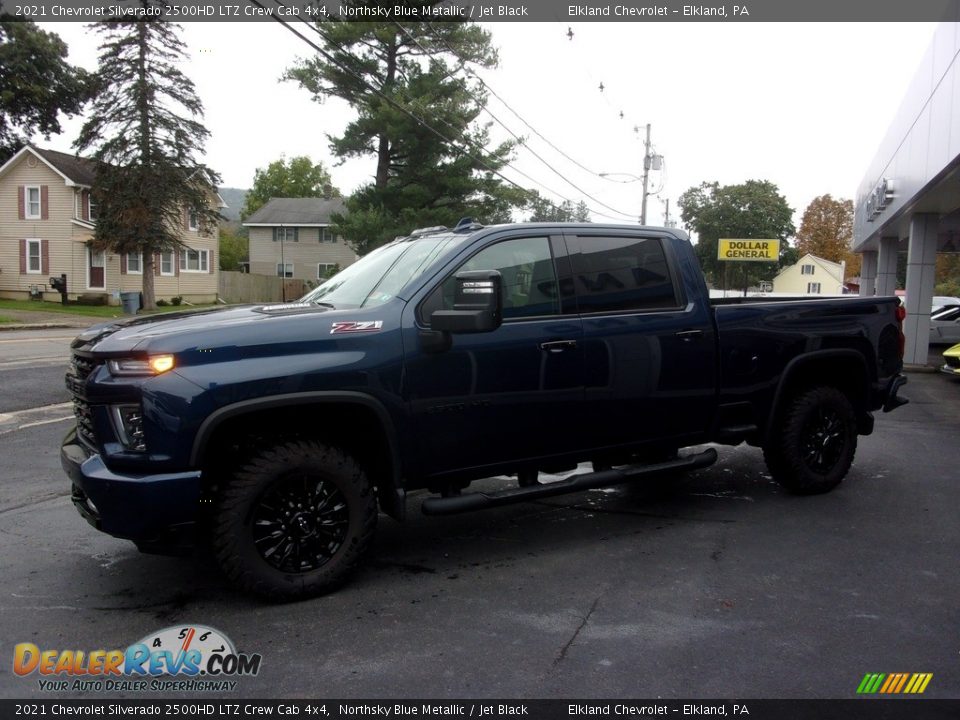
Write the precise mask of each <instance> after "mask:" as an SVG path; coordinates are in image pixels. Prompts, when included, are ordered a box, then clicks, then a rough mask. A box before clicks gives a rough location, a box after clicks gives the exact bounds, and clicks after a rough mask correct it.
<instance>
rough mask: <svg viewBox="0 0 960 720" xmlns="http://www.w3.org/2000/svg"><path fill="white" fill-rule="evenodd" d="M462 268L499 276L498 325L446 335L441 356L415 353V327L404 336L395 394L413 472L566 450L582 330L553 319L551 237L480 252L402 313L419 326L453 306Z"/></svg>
mask: <svg viewBox="0 0 960 720" xmlns="http://www.w3.org/2000/svg"><path fill="white" fill-rule="evenodd" d="M555 247H558V246H555ZM461 270H499V271H500V273H501V276H502V278H503V301H504V308H503V324H502V325H501V326H500V327H499V328H498V329H497V330H494V331H492V332H488V333H477V334H455V335H453V336H452V346H451V347H450V349H449V350H446V351H442V352H433V353H431V352H425V351H424V349H423V344H422V342H421V340H420V338H419V337H418V334H417V330H416V329H411V330H409V331H407V333H408V334H407V337H406V338H405V340H404V345H405V347H406V348H408V350H407V351H406V362H405V365H406V373H405V378H406V379H405V383H404V395H405V397H406V399H407V401H408V402H409V406H410V409H411V412H412V415H413V419H414V423H415V427H414V431H415V436H416V447H417V453H416V461H417V465H418V474H419V475H424V476H429V475H437V474H443V473H445V472H449V471H451V470H467V469H469V468H480V467H483V466H489V465H497V464H501V465H502V464H509V463H512V462H515V461H518V460H525V459H532V458H539V457H545V456H547V455H551V454H556V453H558V452H563V451H567V450H573V449H574V444H575V442H576V432H575V431H574V429H575V428H576V426H577V425H578V420H577V418H576V417H575V415H576V413H577V412H579V408H580V404H581V401H582V399H583V348H582V343H581V335H582V331H581V326H580V321H579V319H578V318H577V317H576V316H575V315H564V314H563V313H562V311H561V310H562V309H561V305H562V303H561V295H560V287H561V285H560V283H559V282H558V275H557V271H556V262H555V258H554V254H553V252H552V250H551V242H550V239H549V238H548V237H544V236H540V237H521V238H511V239H508V240H504V241H501V242H498V243H495V244H492V245H488V246H486V247H485V248H483V249H482V250H480V251H479V252H478V253H476V254H475V255H473V256H472V257H471V258H470V259H469V260H467V261H466V262H465V263H463V264H461V265H460V266H459V267H458V268H456V270H454V271H453V272H451V273H449V274H447V276H446V278H445V280H444V281H442V282H441V283H440V284H439V285H437V286H436V287H435V288H434V290H433V291H432V292H431V293H430V294H429V295H428V296H427V297H426V299H425V300H423V302H421V303H420V304H419V307H418V308H416V309H414V308H412V307H408V312H417V313H418V317H417V321H416V324H417V325H419V326H420V327H421V328H422V327H424V326H428V323H429V317H430V314H431V313H432V312H433V311H434V310H437V309H441V308H446V309H449V308H452V306H453V305H452V299H453V290H454V283H453V275H454V273H456V272H459V271H461ZM412 305H413V303H411V306H412ZM404 325H405V326H406V327H408V328H410V327H411V325H413V323H410V322H404Z"/></svg>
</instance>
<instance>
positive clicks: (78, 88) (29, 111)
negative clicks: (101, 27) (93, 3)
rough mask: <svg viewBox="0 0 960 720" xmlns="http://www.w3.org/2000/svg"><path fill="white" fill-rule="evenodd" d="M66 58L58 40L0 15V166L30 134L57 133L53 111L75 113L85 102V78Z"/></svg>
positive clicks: (87, 86)
mask: <svg viewBox="0 0 960 720" xmlns="http://www.w3.org/2000/svg"><path fill="white" fill-rule="evenodd" d="M66 57H67V44H66V43H65V42H63V40H61V39H60V36H58V35H55V34H54V33H51V32H47V31H45V30H41V29H40V28H38V27H37V25H36V24H35V23H33V22H29V21H21V20H13V19H12V18H11V16H10V15H7V14H0V164H2V163H4V162H6V161H7V159H8V158H10V157H11V156H12V155H13V154H14V153H16V152H17V150H19V149H20V148H21V147H22V146H23V145H25V144H26V143H27V142H28V141H29V140H30V136H31V135H33V134H34V133H40V134H42V135H43V136H44V137H45V138H46V139H48V140H49V139H50V136H51V135H54V134H57V133H59V132H60V130H61V128H60V120H59V117H58V115H59V113H63V114H64V115H68V116H69V115H75V114H77V113H78V112H80V109H81V108H82V107H83V104H84V103H85V102H86V101H87V100H88V99H89V96H90V92H91V82H90V75H89V74H88V73H87V72H86V71H85V70H83V69H82V68H78V67H74V66H72V65H70V64H69V63H67V62H66Z"/></svg>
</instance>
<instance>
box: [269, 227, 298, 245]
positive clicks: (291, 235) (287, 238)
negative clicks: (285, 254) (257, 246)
mask: <svg viewBox="0 0 960 720" xmlns="http://www.w3.org/2000/svg"><path fill="white" fill-rule="evenodd" d="M299 229H300V228H295V227H288V228H285V227H275V228H274V229H273V239H274V240H279V241H280V242H300V233H299V232H298V231H299Z"/></svg>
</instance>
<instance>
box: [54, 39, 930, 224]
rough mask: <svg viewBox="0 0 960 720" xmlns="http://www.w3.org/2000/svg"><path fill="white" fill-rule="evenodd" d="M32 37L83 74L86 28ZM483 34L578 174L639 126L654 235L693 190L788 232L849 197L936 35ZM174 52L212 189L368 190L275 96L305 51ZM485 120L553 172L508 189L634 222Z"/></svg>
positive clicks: (294, 89)
mask: <svg viewBox="0 0 960 720" xmlns="http://www.w3.org/2000/svg"><path fill="white" fill-rule="evenodd" d="M42 25H43V27H44V28H45V29H47V30H52V31H54V32H57V33H58V34H60V36H61V37H63V39H64V40H65V41H66V42H67V43H68V45H69V47H70V60H71V62H74V63H76V64H80V65H82V66H84V67H87V68H89V69H94V68H95V67H96V56H97V50H96V46H97V40H98V38H97V36H96V35H94V34H93V33H91V32H89V31H88V30H87V26H85V25H82V24H78V23H43V24H42ZM301 27H305V26H301ZM486 27H487V29H488V30H490V32H491V33H492V34H493V42H494V45H495V46H496V47H497V48H498V49H499V52H500V66H499V68H497V69H496V70H492V71H484V72H483V73H482V75H483V77H484V79H485V80H486V81H487V83H488V84H489V85H490V86H491V87H492V88H493V90H494V91H496V93H497V94H498V95H499V96H500V97H502V98H503V99H504V100H505V101H506V102H507V103H508V104H509V106H510V108H512V110H513V111H515V112H516V113H518V114H519V115H520V116H522V117H523V118H524V120H526V121H527V122H528V123H529V124H530V125H532V126H533V127H534V128H536V130H537V131H538V132H540V133H541V134H542V135H543V136H545V137H546V138H547V139H548V140H550V141H551V142H552V143H553V144H554V145H556V146H557V147H558V148H560V149H561V150H563V151H564V152H565V153H566V154H567V155H569V156H570V157H571V158H573V159H574V160H576V161H577V162H579V163H580V164H582V165H583V166H586V167H587V168H589V170H591V171H593V173H626V174H628V175H618V176H616V179H617V180H621V181H624V180H629V179H630V178H629V174H634V175H639V174H640V173H641V172H642V155H643V145H642V135H643V126H644V125H645V124H646V123H651V125H652V139H653V144H654V146H655V149H656V152H657V153H658V154H661V155H662V156H663V157H664V159H665V165H664V167H665V172H663V173H652V174H651V182H650V187H651V191H656V190H658V189H661V188H662V190H660V193H659V195H657V196H651V197H650V200H649V203H648V216H647V221H648V223H649V224H651V225H653V224H660V223H661V222H662V220H663V210H664V204H663V202H662V200H666V199H669V200H670V202H671V214H672V215H673V216H674V217H676V212H677V207H676V200H677V198H678V197H679V196H680V194H681V193H683V192H684V191H685V190H686V189H688V188H689V187H691V186H694V185H698V184H699V183H700V182H702V181H712V180H717V181H719V182H720V183H721V184H731V183H739V182H743V181H745V180H748V179H758V180H770V181H771V182H773V183H775V184H776V185H777V186H778V187H779V188H780V190H781V192H782V193H783V194H784V195H785V197H786V198H787V201H788V203H789V205H790V206H791V207H792V208H793V209H794V212H795V222H796V224H797V225H798V226H799V222H800V216H801V214H802V212H803V210H804V208H805V207H806V206H807V204H808V203H809V202H810V201H811V200H812V199H813V198H815V197H817V196H818V195H822V194H824V193H830V194H832V195H833V196H834V197H843V198H850V199H855V198H854V194H855V192H856V188H857V185H858V184H859V182H860V180H861V179H862V177H863V174H864V172H865V171H866V168H867V165H868V163H869V161H870V160H871V159H872V158H873V156H874V154H875V152H876V149H877V147H878V146H879V144H880V141H881V139H882V138H883V135H884V134H885V132H886V130H887V127H888V125H889V124H890V122H891V121H892V120H893V117H894V113H895V111H896V109H897V108H898V107H899V104H900V101H901V99H902V97H903V95H904V92H905V90H906V87H907V85H908V84H909V82H910V80H911V79H912V77H913V75H914V72H915V70H916V68H917V66H918V65H919V63H920V60H921V58H922V56H923V54H924V52H925V51H926V49H927V47H928V45H929V42H930V39H931V38H932V35H933V31H934V28H935V26H934V25H933V24H931V23H889V24H869V23H835V24H798V23H775V24H753V23H746V24H734V23H702V24H697V23H683V22H676V23H649V24H648V23H642V22H625V23H594V22H591V23H575V24H573V25H570V26H569V27H571V28H572V30H573V33H574V35H573V39H568V37H567V28H568V25H567V24H565V23H564V24H560V23H491V24H488V25H486ZM183 39H184V41H185V42H186V44H187V46H188V47H189V49H190V52H191V60H190V63H189V65H188V66H187V67H186V68H185V70H186V72H187V74H188V75H189V76H190V77H191V79H193V81H194V82H195V83H196V85H197V90H198V92H199V94H200V97H201V99H202V100H203V103H204V106H205V111H206V114H205V123H206V126H207V128H208V129H209V130H210V132H211V140H210V142H209V143H208V145H207V158H206V159H207V162H208V164H209V165H210V166H211V167H213V168H214V169H215V170H217V171H218V172H219V173H220V174H221V176H222V179H223V185H224V186H231V187H249V186H250V184H251V183H252V181H253V175H254V170H255V169H256V168H260V167H265V166H266V165H267V164H268V163H270V162H271V161H273V160H276V159H277V158H279V157H280V156H281V155H282V154H286V156H287V157H292V156H295V155H309V156H310V157H311V158H313V159H314V160H318V161H322V162H323V163H324V164H325V165H326V166H327V167H328V168H329V169H330V170H331V173H332V175H333V179H334V183H335V184H336V185H337V186H338V187H339V188H340V189H341V191H343V192H344V193H349V192H351V191H352V190H354V189H355V188H356V187H357V186H358V185H360V184H362V183H364V182H366V181H368V180H369V179H370V178H371V176H372V174H373V172H374V165H375V159H374V158H372V157H371V158H367V159H364V160H357V161H351V162H349V163H347V164H345V165H341V166H336V165H335V160H334V158H333V157H332V156H331V155H330V152H329V149H328V142H327V140H326V135H327V134H328V133H330V134H339V133H340V132H341V131H342V129H343V128H344V126H345V125H346V123H347V122H348V121H349V120H350V119H351V117H352V112H351V110H350V108H349V107H347V106H346V105H345V104H344V103H342V102H340V101H337V100H331V101H327V102H326V103H324V104H318V103H316V102H313V101H312V100H311V99H310V97H309V95H308V93H307V92H306V91H304V90H301V89H300V88H299V87H298V86H297V85H296V84H294V83H289V82H280V80H279V78H280V76H281V75H282V73H283V71H284V69H285V68H286V67H288V66H290V65H291V64H292V63H293V62H294V61H295V59H296V58H297V57H303V56H307V55H309V54H310V53H311V52H312V51H311V50H310V48H309V47H307V46H306V45H305V44H304V43H303V42H302V41H301V40H299V39H297V38H296V37H295V36H293V35H292V34H291V33H290V32H289V31H287V30H286V29H284V28H283V27H282V26H280V25H279V24H278V23H275V22H244V23H240V22H237V23H187V24H185V25H184V34H183ZM601 82H602V83H603V85H604V88H605V89H604V91H603V92H601V91H600V90H599V88H598V86H599V84H600V83H601ZM488 107H489V109H490V110H491V111H492V112H493V114H495V115H496V116H497V117H498V118H499V119H500V120H501V121H503V123H504V124H506V125H507V126H508V127H509V128H510V129H511V130H512V131H513V132H515V133H516V134H518V135H521V136H527V137H528V138H529V144H530V147H531V148H533V149H534V150H536V152H537V153H538V154H539V155H541V156H542V157H543V158H544V159H545V160H546V161H547V162H549V164H550V165H552V166H553V168H554V169H555V170H556V171H557V172H556V173H555V172H554V170H551V169H550V168H548V167H546V166H545V165H544V164H542V163H541V162H540V161H539V160H537V159H536V158H534V157H533V156H532V155H531V154H530V153H528V152H527V151H525V150H523V149H520V150H518V151H517V153H516V160H515V162H514V165H515V167H516V168H517V169H519V170H520V171H522V172H524V173H526V175H528V176H530V178H533V181H536V183H534V182H533V181H531V180H530V179H528V178H525V177H522V176H521V175H519V174H517V173H515V172H510V171H507V172H506V173H505V174H507V175H509V176H510V177H511V178H512V179H515V180H516V181H517V182H518V183H519V184H522V185H524V186H525V187H531V188H536V189H539V190H540V191H541V192H542V193H544V194H545V195H547V196H548V197H550V198H551V199H553V200H554V201H560V200H562V199H571V200H573V201H574V202H576V201H579V200H581V199H583V200H585V201H586V202H587V204H588V205H589V206H590V207H591V208H592V209H594V210H596V211H597V214H595V216H594V219H595V220H607V219H617V220H622V221H627V222H629V221H630V220H631V218H632V219H633V220H634V221H635V220H636V218H637V216H639V213H640V194H641V192H640V183H638V182H633V183H623V182H619V183H618V182H610V181H609V180H605V179H602V178H599V177H597V176H596V175H595V174H592V173H588V172H586V171H585V170H583V169H581V168H579V167H577V165H575V164H573V163H571V162H570V160H568V159H566V158H564V157H563V156H562V155H561V154H559V153H558V152H557V151H556V150H554V149H552V148H550V147H549V146H548V145H546V144H545V143H544V142H543V141H542V140H540V138H538V137H536V136H535V135H534V134H533V132H531V131H530V129H529V128H527V127H526V126H525V125H524V124H523V123H522V122H521V121H520V120H519V119H517V117H516V115H514V114H513V113H512V112H511V110H510V109H508V108H506V107H504V105H503V104H502V103H501V102H500V101H498V100H496V99H495V98H491V100H490V103H489V106H488ZM621 112H623V115H624V118H623V119H621V118H620V113H621ZM481 118H484V119H487V120H489V119H490V118H489V116H487V115H486V114H483V115H481ZM79 126H80V121H79V120H76V119H75V120H73V121H68V123H67V124H66V126H65V132H64V134H63V135H61V136H59V137H54V138H51V140H50V142H43V143H42V144H43V145H45V146H47V147H51V148H53V149H56V150H62V151H67V152H70V151H71V148H70V145H71V143H72V141H73V140H74V138H75V137H76V134H77V130H78V129H79ZM635 126H637V127H639V128H640V132H639V133H635V132H634V130H633V128H634V127H635ZM492 132H493V137H494V138H495V139H498V140H499V139H503V138H505V137H506V136H507V131H506V130H504V129H503V128H501V127H499V126H496V125H495V127H494V129H493V131H492ZM558 173H559V174H558ZM564 178H566V179H568V180H570V181H571V182H572V183H573V184H575V185H577V186H578V187H579V188H580V189H581V190H583V191H585V193H588V194H589V195H592V196H593V198H594V199H591V198H590V197H586V196H585V195H584V194H583V193H581V192H580V191H578V190H576V189H574V188H573V187H572V186H571V185H570V184H568V183H567V182H566V181H565V179H564ZM545 188H547V189H549V190H547V189H545ZM601 203H603V204H605V205H607V206H609V208H613V209H615V210H616V211H617V212H614V211H611V210H610V209H609V208H605V207H603V205H602V204H601ZM600 213H602V214H603V215H606V216H610V218H607V217H603V215H601V214H600ZM619 213H625V214H626V215H621V214H619Z"/></svg>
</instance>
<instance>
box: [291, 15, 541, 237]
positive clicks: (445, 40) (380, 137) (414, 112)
mask: <svg viewBox="0 0 960 720" xmlns="http://www.w3.org/2000/svg"><path fill="white" fill-rule="evenodd" d="M341 4H342V5H347V4H353V5H363V4H368V3H364V2H363V0H354V2H351V3H348V2H343V3H341ZM401 4H403V3H401ZM406 4H411V5H416V6H417V7H418V8H419V7H422V6H423V5H425V4H429V5H436V4H438V2H428V3H423V2H408V3H406ZM317 27H318V29H319V30H320V33H321V36H322V39H321V40H320V42H321V44H322V45H323V46H324V47H325V54H321V55H318V56H316V57H314V58H312V59H310V60H306V61H301V62H300V63H299V64H298V65H297V66H296V67H294V68H292V69H290V70H289V71H288V73H287V77H288V78H290V79H292V80H295V81H297V82H299V83H300V85H301V86H302V87H304V88H305V89H307V90H308V91H309V92H311V93H312V94H313V96H314V98H315V99H316V100H318V101H323V100H324V99H326V98H328V97H338V98H342V99H343V100H346V101H347V102H348V103H350V105H351V106H352V107H353V108H354V109H355V110H356V112H357V117H356V119H355V120H353V121H352V122H351V123H349V124H348V125H347V127H346V128H345V129H344V132H343V134H342V135H341V136H339V137H330V138H329V140H330V147H331V150H332V151H333V153H334V154H335V155H336V156H337V157H339V158H343V159H346V158H352V157H363V156H375V157H376V170H375V172H374V181H373V182H372V183H370V184H369V185H366V186H364V187H361V188H360V189H359V190H357V192H355V193H354V194H353V195H352V196H351V197H350V198H348V200H347V203H346V204H347V209H348V215H347V216H345V217H339V218H336V217H335V218H334V219H335V221H336V222H337V223H338V224H337V228H336V231H337V232H338V234H342V235H344V236H345V237H346V238H347V240H348V241H350V242H351V243H352V244H354V246H355V247H356V248H357V250H358V251H359V252H361V253H363V252H366V251H367V250H369V249H372V248H373V247H376V246H377V245H378V244H380V243H382V242H384V241H386V240H389V239H392V238H393V237H394V236H396V235H398V234H403V233H406V232H408V231H410V230H411V229H413V228H415V227H418V226H426V225H451V224H453V223H456V222H457V220H459V219H460V218H461V217H463V216H467V215H469V216H472V217H474V218H475V219H476V220H478V221H480V222H485V223H491V222H503V221H507V220H509V219H510V213H511V209H512V208H513V207H517V206H520V205H523V204H524V202H525V201H526V197H527V193H526V192H525V191H522V190H519V189H517V188H513V187H510V186H508V185H506V184H505V183H504V182H503V181H502V180H501V179H500V178H499V177H497V175H496V172H497V171H499V170H500V169H501V168H502V167H503V166H504V165H505V164H506V163H507V162H508V161H509V158H510V154H511V151H512V148H513V143H512V142H507V143H502V144H500V145H497V146H496V147H492V148H490V147H487V146H488V145H489V135H488V129H489V126H488V125H480V124H479V123H478V122H477V117H478V115H479V114H480V112H481V111H482V109H483V106H484V104H485V103H486V95H485V94H484V92H483V89H482V87H481V86H480V84H479V83H478V82H477V81H476V80H474V79H473V78H472V76H470V75H469V73H468V70H466V68H468V67H470V66H478V67H493V66H495V65H496V63H497V55H496V52H495V50H494V49H493V48H492V47H491V44H490V35H489V33H488V32H487V31H485V30H484V29H482V28H481V27H479V26H478V25H475V24H473V23H469V22H435V23H429V22H412V21H411V22H403V23H395V22H339V21H321V22H319V23H317ZM421 121H423V122H421Z"/></svg>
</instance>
